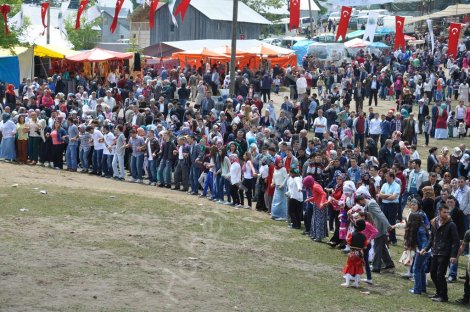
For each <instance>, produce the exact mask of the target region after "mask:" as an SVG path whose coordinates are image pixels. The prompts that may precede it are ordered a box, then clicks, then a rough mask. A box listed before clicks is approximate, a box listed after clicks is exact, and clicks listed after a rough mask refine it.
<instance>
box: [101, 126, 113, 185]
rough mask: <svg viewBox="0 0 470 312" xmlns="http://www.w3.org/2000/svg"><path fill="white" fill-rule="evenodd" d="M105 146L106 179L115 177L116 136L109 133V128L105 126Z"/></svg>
mask: <svg viewBox="0 0 470 312" xmlns="http://www.w3.org/2000/svg"><path fill="white" fill-rule="evenodd" d="M102 130H103V136H104V142H103V143H104V145H105V148H104V149H103V161H102V163H103V174H104V176H105V177H106V178H108V179H109V178H111V177H112V176H113V157H114V146H113V144H114V139H115V136H114V134H113V133H112V132H111V131H109V126H107V125H106V126H103V128H102Z"/></svg>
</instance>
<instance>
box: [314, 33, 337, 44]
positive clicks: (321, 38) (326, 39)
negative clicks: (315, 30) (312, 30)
mask: <svg viewBox="0 0 470 312" xmlns="http://www.w3.org/2000/svg"><path fill="white" fill-rule="evenodd" d="M335 37H336V36H335V34H332V33H325V34H319V35H318V36H315V37H313V38H312V40H313V41H316V42H323V43H334V42H336V40H335V39H336V38H335Z"/></svg>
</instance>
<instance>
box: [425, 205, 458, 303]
mask: <svg viewBox="0 0 470 312" xmlns="http://www.w3.org/2000/svg"><path fill="white" fill-rule="evenodd" d="M459 245H460V240H459V234H458V232H457V226H456V225H455V223H454V222H453V221H452V219H451V217H450V211H449V207H448V206H446V205H442V206H441V207H440V208H439V216H438V217H436V218H434V219H433V220H432V221H431V238H430V239H429V242H428V245H427V246H426V247H425V248H424V249H422V250H421V251H420V253H421V255H424V254H426V253H427V252H429V250H430V249H431V248H432V253H433V256H432V260H431V279H432V281H433V283H434V285H435V286H436V294H434V295H433V296H431V298H432V300H433V301H436V302H447V301H448V300H449V298H448V296H447V281H446V272H447V267H448V266H449V262H451V263H456V262H457V252H458V249H459Z"/></svg>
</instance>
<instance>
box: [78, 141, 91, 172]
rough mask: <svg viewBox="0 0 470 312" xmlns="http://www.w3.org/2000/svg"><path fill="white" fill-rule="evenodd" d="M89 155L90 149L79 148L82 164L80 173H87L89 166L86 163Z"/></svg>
mask: <svg viewBox="0 0 470 312" xmlns="http://www.w3.org/2000/svg"><path fill="white" fill-rule="evenodd" d="M89 154H90V148H89V147H88V148H85V147H83V148H82V146H80V163H81V164H82V172H84V173H86V172H88V169H89V168H90V164H89V163H88V155H89Z"/></svg>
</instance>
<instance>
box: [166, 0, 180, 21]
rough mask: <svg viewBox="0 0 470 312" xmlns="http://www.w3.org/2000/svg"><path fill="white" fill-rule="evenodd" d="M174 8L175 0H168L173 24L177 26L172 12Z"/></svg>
mask: <svg viewBox="0 0 470 312" xmlns="http://www.w3.org/2000/svg"><path fill="white" fill-rule="evenodd" d="M174 9H175V0H170V1H168V10H170V15H171V20H172V21H173V25H175V26H176V27H178V23H177V22H176V18H175V15H174V14H173V11H174Z"/></svg>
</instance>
